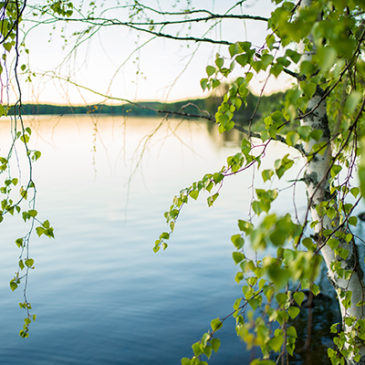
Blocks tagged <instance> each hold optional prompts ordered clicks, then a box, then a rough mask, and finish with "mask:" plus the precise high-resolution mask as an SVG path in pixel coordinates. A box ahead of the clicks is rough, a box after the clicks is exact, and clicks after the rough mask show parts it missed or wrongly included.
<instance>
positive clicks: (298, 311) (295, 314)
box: [288, 307, 300, 319]
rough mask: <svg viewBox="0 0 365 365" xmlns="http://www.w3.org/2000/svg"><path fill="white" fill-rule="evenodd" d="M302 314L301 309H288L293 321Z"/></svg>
mask: <svg viewBox="0 0 365 365" xmlns="http://www.w3.org/2000/svg"><path fill="white" fill-rule="evenodd" d="M299 313H300V309H299V308H298V307H290V308H289V309H288V314H289V316H290V318H291V319H294V318H295V317H296V316H297V315H298V314H299Z"/></svg>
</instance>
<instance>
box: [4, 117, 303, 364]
mask: <svg viewBox="0 0 365 365" xmlns="http://www.w3.org/2000/svg"><path fill="white" fill-rule="evenodd" d="M27 124H28V125H30V126H31V127H32V130H33V133H32V137H31V142H30V144H31V147H32V148H36V149H39V150H40V151H41V152H42V157H41V159H40V160H39V161H37V162H36V163H35V164H34V179H35V181H36V184H37V188H38V196H37V208H38V211H39V215H40V217H41V218H42V219H49V220H50V221H51V223H52V224H53V226H54V228H55V239H53V240H50V239H47V238H41V239H39V238H37V237H36V236H34V237H33V239H32V241H31V257H33V258H34V260H35V267H36V269H35V270H33V271H32V272H31V274H30V277H29V287H28V291H29V300H30V301H31V303H32V305H33V311H34V313H36V314H37V320H36V322H34V323H32V324H31V332H30V337H29V338H28V339H25V340H24V339H21V338H20V337H19V335H18V332H19V329H20V328H21V327H22V324H23V318H24V313H23V311H22V310H21V309H19V307H18V302H19V301H21V300H22V292H21V290H19V289H18V290H16V291H15V292H11V290H10V288H9V280H10V278H11V276H12V275H13V273H14V272H15V271H16V267H17V257H18V255H19V252H18V249H17V247H16V246H15V244H14V240H15V239H16V238H18V237H20V236H21V234H22V233H21V232H22V230H23V226H22V223H21V221H20V220H19V219H17V218H14V219H6V221H4V222H3V223H2V225H1V227H2V235H1V247H2V255H1V259H0V260H1V261H0V301H1V302H0V306H1V323H2V326H1V330H0V359H1V360H0V362H1V363H4V364H20V363H26V364H28V365H31V364H37V365H40V364H85V365H86V364H90V365H91V364H123V365H129V364H131V365H132V364H133V365H134V364H150V365H153V364H155V365H172V364H179V363H180V358H181V357H183V356H191V355H192V350H191V345H192V344H193V343H194V342H196V341H197V340H199V339H200V338H201V335H202V334H203V333H204V332H205V331H207V330H208V329H209V324H210V321H211V320H212V319H214V318H216V317H218V316H221V317H223V316H225V315H227V314H228V313H230V312H231V311H232V304H233V301H234V299H236V298H237V297H239V296H240V294H241V290H240V286H239V285H237V284H236V283H235V281H234V275H235V273H236V269H235V266H234V263H233V260H232V258H231V255H232V251H233V245H232V244H231V243H230V236H231V235H232V234H235V233H237V232H238V229H237V228H236V222H237V219H247V217H248V209H249V202H250V199H251V189H250V187H251V185H252V181H253V173H252V171H248V172H247V173H244V174H240V175H238V176H233V177H231V178H229V179H227V181H226V183H225V184H224V187H223V189H222V190H221V196H220V198H219V199H218V200H217V201H216V203H215V205H214V207H212V208H208V206H207V204H206V199H205V198H204V197H203V198H199V200H198V201H192V202H191V203H190V204H189V205H188V206H187V207H185V208H184V209H183V212H182V214H181V216H180V218H179V220H178V224H177V227H176V229H175V232H174V235H173V237H172V238H171V240H170V244H169V247H168V249H167V250H166V251H164V252H159V253H158V254H154V253H153V251H152V248H153V246H154V241H155V240H156V239H157V238H158V236H159V234H160V233H161V232H163V231H165V230H166V229H167V227H166V224H165V219H164V217H163V213H164V211H166V210H167V209H168V208H169V206H170V205H171V202H172V198H173V196H174V195H175V194H176V193H178V192H179V191H180V189H182V188H184V187H186V186H188V185H189V184H190V183H191V182H193V181H195V180H198V179H200V178H201V177H202V176H203V175H204V174H205V173H206V172H215V171H218V170H219V169H220V168H221V167H222V165H223V164H224V162H225V158H226V156H227V155H229V154H234V153H236V152H237V151H238V150H239V147H238V141H239V136H238V135H237V133H235V132H233V133H231V135H230V136H229V138H228V140H227V139H226V140H223V138H222V137H221V136H220V135H219V134H218V132H217V130H216V129H215V128H212V127H210V126H208V125H207V124H206V123H205V122H201V121H189V122H181V121H180V120H169V121H164V120H163V119H153V118H145V119H138V118H132V117H130V118H124V117H109V116H97V117H96V116H93V115H86V116H67V117H66V116H63V117H61V116H42V117H29V118H27ZM0 128H1V137H0V138H1V146H2V149H1V153H5V152H4V151H6V148H5V147H4V146H6V143H7V142H6V140H7V139H8V134H9V124H8V123H7V122H3V123H2V124H1V125H0ZM280 148H281V147H279V146H278V145H273V146H272V148H271V149H270V150H269V152H268V155H270V158H275V156H276V155H277V156H279V154H280V153H281V150H280ZM282 199H284V201H286V204H284V206H283V204H282V203H281V205H280V202H278V204H277V205H276V208H275V209H276V210H278V211H281V210H283V209H284V208H285V209H287V207H288V204H289V203H288V201H290V202H291V201H292V191H291V190H288V191H284V192H283V197H282ZM282 201H283V200H282ZM304 204H305V194H304V191H303V189H301V188H300V187H299V188H298V190H297V206H298V209H299V211H300V210H302V209H303V208H304ZM218 334H219V336H218V337H219V338H220V339H221V342H222V345H221V349H220V350H219V352H218V353H217V354H216V355H213V356H212V358H211V360H210V362H209V363H210V364H226V365H236V364H248V363H249V361H250V359H252V356H253V355H254V354H253V353H252V352H247V351H246V347H245V345H244V344H243V343H242V342H241V341H240V340H239V339H238V338H237V337H236V336H235V332H234V321H233V320H228V321H227V322H226V323H225V325H224V327H223V329H222V330H221V331H220V332H219V333H218Z"/></svg>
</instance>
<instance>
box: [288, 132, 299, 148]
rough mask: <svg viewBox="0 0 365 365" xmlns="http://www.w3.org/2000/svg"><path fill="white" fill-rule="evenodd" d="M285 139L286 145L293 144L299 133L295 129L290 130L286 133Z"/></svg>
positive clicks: (295, 142) (296, 140)
mask: <svg viewBox="0 0 365 365" xmlns="http://www.w3.org/2000/svg"><path fill="white" fill-rule="evenodd" d="M285 140H286V143H287V144H288V146H291V147H292V146H295V145H296V144H297V142H298V140H299V135H298V133H297V132H295V131H290V132H288V133H287V135H286V138H285Z"/></svg>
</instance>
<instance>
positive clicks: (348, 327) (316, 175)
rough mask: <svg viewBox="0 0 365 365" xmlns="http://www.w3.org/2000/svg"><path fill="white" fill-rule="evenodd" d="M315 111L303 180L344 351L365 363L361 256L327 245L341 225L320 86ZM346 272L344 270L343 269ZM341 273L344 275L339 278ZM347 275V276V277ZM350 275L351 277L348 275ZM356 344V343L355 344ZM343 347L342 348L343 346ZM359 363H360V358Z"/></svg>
mask: <svg viewBox="0 0 365 365" xmlns="http://www.w3.org/2000/svg"><path fill="white" fill-rule="evenodd" d="M311 3H312V0H304V1H303V2H302V5H301V6H302V7H305V6H309V5H310V4H311ZM314 53H315V46H314V45H313V50H312V51H311V52H308V53H305V52H304V56H303V58H302V59H303V60H311V58H312V55H313V54H314ZM311 110H314V111H313V112H312V113H307V114H308V115H307V116H306V117H304V118H303V119H302V120H301V125H302V126H308V127H310V128H311V130H320V131H322V133H323V134H322V137H321V139H320V140H319V141H318V140H315V139H314V138H312V139H311V140H309V141H308V142H307V143H306V144H305V146H304V150H305V153H306V154H307V156H313V158H311V157H310V158H308V163H307V167H306V170H305V174H304V181H305V183H306V188H307V196H308V199H309V208H310V212H311V215H312V221H313V222H317V224H316V225H315V228H314V231H315V236H316V238H317V245H318V247H321V249H320V252H321V254H322V257H323V259H324V262H325V264H326V267H327V270H328V279H329V280H330V282H331V284H332V286H333V287H334V289H335V291H336V293H337V299H338V302H339V307H340V311H341V317H342V329H343V331H344V333H345V340H344V346H343V348H344V349H345V351H346V350H348V351H349V352H348V357H347V364H357V363H359V364H365V345H364V342H363V341H362V340H360V339H359V338H358V337H357V330H356V328H355V325H356V322H358V321H360V320H364V319H365V315H364V307H363V306H362V305H359V304H360V303H362V302H363V301H364V299H365V287H364V281H363V279H364V274H363V271H362V269H361V266H360V260H359V255H358V251H357V247H356V245H355V242H354V239H353V237H352V238H351V240H350V241H349V242H347V241H346V240H344V239H339V246H338V247H337V248H336V252H337V253H338V252H339V251H344V252H346V251H347V252H348V254H347V257H346V258H344V257H341V256H339V255H338V254H336V252H335V249H334V248H331V247H330V246H329V245H328V244H326V243H325V241H326V237H325V236H324V234H323V233H324V231H325V230H330V231H333V230H334V229H336V227H338V225H339V224H340V213H337V216H336V217H335V218H333V219H331V218H329V217H328V216H327V215H326V214H323V209H321V206H324V205H326V204H327V203H328V204H332V205H334V206H335V208H336V211H337V212H339V209H338V199H337V196H336V195H335V194H336V192H335V193H333V194H331V191H330V169H331V163H332V159H333V157H334V156H333V151H332V148H331V133H330V128H329V125H328V117H327V108H326V98H325V97H324V92H323V90H322V89H321V88H320V87H318V86H317V89H316V92H315V93H314V95H313V97H312V98H311V100H310V101H309V103H308V106H307V112H309V111H311ZM321 143H323V144H324V145H325V146H326V147H325V149H324V151H323V150H322V151H321V152H320V153H313V146H314V145H315V144H321ZM341 269H343V270H341ZM339 272H342V273H343V275H340V274H339ZM346 272H347V274H346ZM349 273H350V274H349ZM354 341H355V342H354ZM355 344H356V346H357V347H358V348H359V350H360V353H359V354H358V357H359V355H360V361H359V362H358V361H355V354H354V353H353V351H352V348H353V346H354V345H355ZM340 348H341V346H340ZM356 360H359V359H358V358H357V359H356Z"/></svg>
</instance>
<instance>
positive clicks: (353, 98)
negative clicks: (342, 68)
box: [345, 91, 361, 114]
mask: <svg viewBox="0 0 365 365" xmlns="http://www.w3.org/2000/svg"><path fill="white" fill-rule="evenodd" d="M360 100H361V93H360V92H359V91H352V92H351V94H350V95H349V97H348V98H347V100H346V103H345V112H346V113H348V114H352V113H353V112H354V111H355V109H356V107H357V105H358V104H359V102H360Z"/></svg>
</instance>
